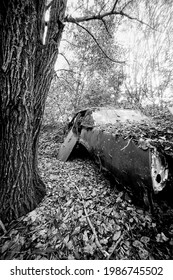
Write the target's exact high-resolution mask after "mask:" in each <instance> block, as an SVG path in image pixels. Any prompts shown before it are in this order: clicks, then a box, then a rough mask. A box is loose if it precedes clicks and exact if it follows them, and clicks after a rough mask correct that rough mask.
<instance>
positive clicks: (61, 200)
mask: <svg viewBox="0 0 173 280" xmlns="http://www.w3.org/2000/svg"><path fill="white" fill-rule="evenodd" d="M62 140H63V134H62V131H61V128H60V127H49V128H48V127H47V128H46V129H44V130H43V131H42V133H41V139H40V148H39V168H40V173H41V176H42V178H43V180H44V182H45V184H46V186H47V194H46V196H45V198H44V200H43V201H42V202H41V203H40V205H39V206H38V207H37V208H36V209H35V210H33V211H32V212H30V213H28V214H27V215H26V216H24V217H21V218H20V219H18V220H17V221H14V222H12V223H11V224H10V225H9V226H8V227H7V231H6V232H5V233H3V232H2V230H1V236H0V256H1V257H0V259H8V260H9V259H17V260H27V259H29V260H39V259H42V260H47V259H48V260H59V259H60V260H64V259H69V260H73V259H82V260H86V259H87V260H88V259H90V260H92V259H96V260H100V259H116V260H124V259H127V260H137V259H151V260H153V259H163V260H166V259H172V257H173V224H172V225H171V224H170V225H169V228H166V227H164V225H163V224H162V223H160V221H159V220H157V219H156V218H154V217H152V216H151V215H150V214H149V213H148V212H145V211H144V210H143V209H140V208H137V207H136V206H135V205H133V204H132V203H131V201H130V199H129V197H128V196H127V195H126V194H125V193H124V192H123V191H122V192H119V191H117V188H116V186H115V184H114V183H112V182H110V181H109V179H108V176H105V174H103V173H101V172H100V171H99V169H98V168H97V167H96V165H95V164H94V162H93V161H92V160H91V159H89V158H83V159H82V158H73V159H71V160H70V161H68V162H65V163H63V162H60V161H59V160H57V154H58V149H59V146H60V143H61V142H62Z"/></svg>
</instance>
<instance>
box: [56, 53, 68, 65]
mask: <svg viewBox="0 0 173 280" xmlns="http://www.w3.org/2000/svg"><path fill="white" fill-rule="evenodd" d="M59 55H61V56H62V57H63V58H64V59H65V61H66V62H67V63H68V65H69V66H70V62H69V61H68V59H67V57H66V56H65V55H64V54H63V53H59Z"/></svg>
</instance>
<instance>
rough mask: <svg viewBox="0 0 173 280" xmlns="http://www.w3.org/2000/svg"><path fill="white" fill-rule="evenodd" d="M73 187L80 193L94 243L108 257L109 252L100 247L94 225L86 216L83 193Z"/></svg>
mask: <svg viewBox="0 0 173 280" xmlns="http://www.w3.org/2000/svg"><path fill="white" fill-rule="evenodd" d="M75 187H76V189H77V190H78V192H79V194H80V196H81V198H82V203H83V208H84V212H85V216H86V218H87V221H88V224H89V226H90V228H91V230H92V232H93V234H94V238H95V243H96V245H97V247H98V249H99V250H100V252H101V253H102V254H103V256H104V257H105V258H108V257H109V254H108V252H106V250H104V249H103V248H102V245H101V244H100V242H99V240H98V237H97V233H96V230H95V228H94V226H93V225H92V223H91V220H90V218H89V216H88V213H87V209H86V206H85V201H84V198H83V195H82V193H81V192H80V190H79V188H78V187H77V186H75Z"/></svg>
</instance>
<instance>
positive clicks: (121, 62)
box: [75, 22, 125, 64]
mask: <svg viewBox="0 0 173 280" xmlns="http://www.w3.org/2000/svg"><path fill="white" fill-rule="evenodd" d="M75 23H76V25H78V26H79V27H81V28H83V29H84V30H85V31H86V32H87V33H88V34H89V35H90V36H91V37H92V38H93V40H94V41H95V43H96V44H97V46H98V47H99V49H100V50H101V51H102V53H103V54H104V56H105V57H106V58H108V59H109V60H111V61H112V62H115V63H120V64H124V63H125V61H118V60H114V59H112V58H111V57H109V56H108V55H107V54H106V53H105V51H104V50H103V49H102V47H101V46H100V44H99V43H98V41H97V39H96V38H95V37H94V35H93V34H92V33H91V32H90V31H89V30H88V29H87V28H86V27H84V26H83V25H80V24H79V23H78V22H75Z"/></svg>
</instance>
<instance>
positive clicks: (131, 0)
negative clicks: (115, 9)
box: [121, 0, 133, 11]
mask: <svg viewBox="0 0 173 280" xmlns="http://www.w3.org/2000/svg"><path fill="white" fill-rule="evenodd" d="M132 2H133V0H130V1H129V2H127V3H126V4H125V5H124V7H123V8H122V9H121V11H123V10H124V9H125V8H126V7H127V6H128V5H129V4H130V3H132Z"/></svg>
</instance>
